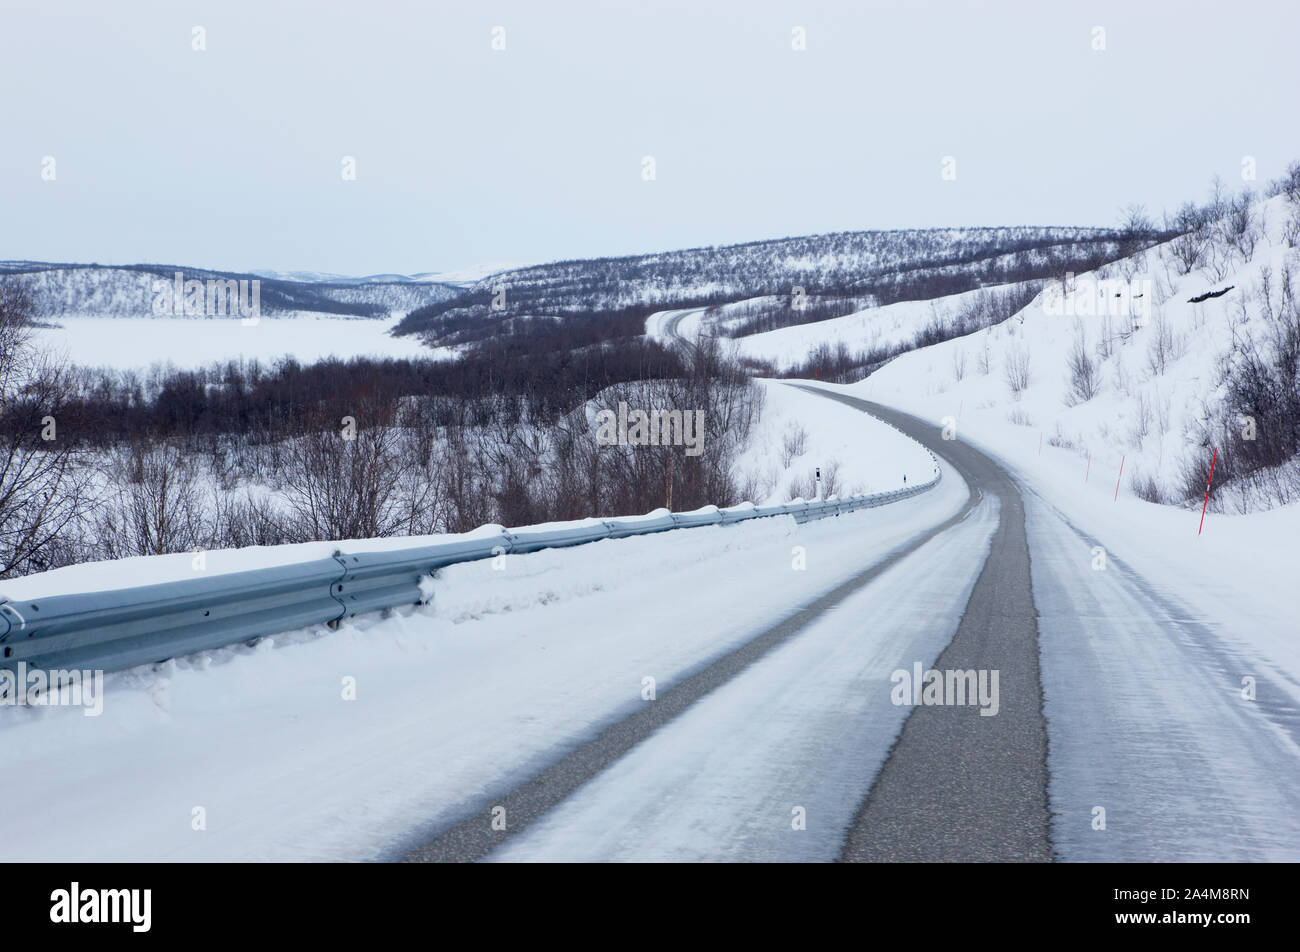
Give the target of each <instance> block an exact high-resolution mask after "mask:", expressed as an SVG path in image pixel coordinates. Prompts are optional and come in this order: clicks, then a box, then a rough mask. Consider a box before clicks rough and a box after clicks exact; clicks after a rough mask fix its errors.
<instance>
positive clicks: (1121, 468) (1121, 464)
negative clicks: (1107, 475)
mask: <svg viewBox="0 0 1300 952" xmlns="http://www.w3.org/2000/svg"><path fill="white" fill-rule="evenodd" d="M1126 459H1128V457H1127V456H1121V457H1120V458H1119V475H1118V476H1116V477H1115V498H1114V499H1113V500H1111V501H1112V502H1118V501H1119V481H1120V480H1121V479H1123V478H1124V460H1126Z"/></svg>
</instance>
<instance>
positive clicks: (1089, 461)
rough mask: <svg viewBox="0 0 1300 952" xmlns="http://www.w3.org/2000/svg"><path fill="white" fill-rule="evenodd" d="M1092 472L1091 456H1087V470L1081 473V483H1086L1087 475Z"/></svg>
mask: <svg viewBox="0 0 1300 952" xmlns="http://www.w3.org/2000/svg"><path fill="white" fill-rule="evenodd" d="M1091 472H1092V454H1091V453H1089V454H1088V468H1087V469H1085V470H1084V471H1083V481H1084V482H1085V483H1086V482H1087V481H1088V475H1089V474H1090V473H1091Z"/></svg>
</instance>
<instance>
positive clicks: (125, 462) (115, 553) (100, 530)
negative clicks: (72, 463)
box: [95, 440, 215, 559]
mask: <svg viewBox="0 0 1300 952" xmlns="http://www.w3.org/2000/svg"><path fill="white" fill-rule="evenodd" d="M105 474H106V476H107V477H108V479H109V480H110V481H111V482H113V483H115V484H116V485H115V487H114V491H113V492H112V494H111V495H110V497H109V498H108V499H106V500H105V501H104V505H103V506H102V507H101V508H100V509H99V510H98V512H97V515H96V519H95V527H96V530H97V531H96V539H97V545H98V547H99V549H100V554H101V555H102V556H103V557H104V558H110V559H121V558H126V557H127V556H133V555H166V554H169V553H174V552H193V551H195V550H197V549H203V548H208V547H210V546H211V545H213V543H214V541H215V527H214V522H213V520H212V519H211V516H210V513H209V511H208V507H207V506H206V505H205V499H204V487H203V482H202V475H203V474H202V473H200V471H199V468H198V463H197V461H196V460H195V459H194V457H192V456H189V455H187V454H186V453H185V452H184V451H183V450H182V449H181V447H179V446H177V445H175V444H171V443H155V444H149V443H146V442H145V441H143V440H141V441H136V442H135V443H133V444H131V445H129V446H126V447H121V448H119V449H117V450H116V451H114V452H112V453H110V454H109V457H108V462H107V466H106V467H105Z"/></svg>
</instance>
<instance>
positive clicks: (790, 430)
mask: <svg viewBox="0 0 1300 952" xmlns="http://www.w3.org/2000/svg"><path fill="white" fill-rule="evenodd" d="M807 445H808V431H807V430H805V429H804V428H803V427H802V426H801V425H800V424H798V423H793V422H792V423H791V424H790V425H789V426H787V427H786V428H785V435H784V436H782V437H781V468H782V469H789V468H790V464H791V463H792V462H793V461H794V459H795V457H798V456H803V454H804V451H805V450H806V449H807Z"/></svg>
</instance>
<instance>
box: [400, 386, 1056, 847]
mask: <svg viewBox="0 0 1300 952" xmlns="http://www.w3.org/2000/svg"><path fill="white" fill-rule="evenodd" d="M806 389H808V390H810V391H811V392H816V393H819V394H820V395H822V396H824V397H826V398H827V399H834V400H839V401H840V402H843V403H847V404H848V405H850V406H854V407H856V408H858V409H862V410H864V411H870V412H871V413H872V414H873V415H876V416H878V417H880V418H881V419H884V420H886V421H888V422H890V423H892V424H894V425H895V426H897V427H898V428H899V429H901V430H903V431H904V432H905V433H907V434H908V435H910V436H912V437H913V438H915V439H917V440H918V441H919V442H921V443H923V444H924V445H926V446H928V447H930V448H931V449H932V450H933V451H934V452H936V453H937V454H939V455H941V456H942V457H943V458H944V459H946V460H947V461H948V462H949V463H950V464H951V465H952V466H953V467H954V468H956V469H957V471H958V472H959V473H960V474H961V475H962V477H963V478H964V479H965V480H966V482H967V484H968V486H969V487H970V496H969V499H968V500H967V501H966V503H965V505H964V506H963V507H962V509H961V510H960V511H959V512H958V513H957V514H956V515H954V516H952V517H951V518H949V519H947V520H944V521H943V522H942V523H940V524H939V525H936V526H934V527H933V528H932V529H930V530H929V531H927V532H924V533H922V534H921V535H919V536H917V537H916V538H914V539H912V540H910V541H909V542H908V543H907V544H906V545H904V546H902V547H900V548H899V549H898V550H895V551H894V552H892V553H891V554H890V555H889V556H888V557H886V558H885V559H883V560H882V561H880V562H878V563H876V564H875V565H872V566H871V567H870V568H868V569H866V570H865V571H863V572H861V573H859V574H858V575H856V576H854V577H853V578H851V579H849V580H848V581H846V582H845V583H843V584H842V585H840V586H839V587H838V588H837V589H835V590H834V591H832V592H830V593H828V594H827V595H825V596H823V597H821V598H819V599H817V600H816V601H813V602H811V603H810V604H808V605H805V606H802V607H801V608H799V609H798V610H797V611H796V612H795V613H794V614H792V615H791V616H789V617H788V618H786V619H784V620H782V621H781V622H780V623H779V624H777V625H775V626H774V627H772V628H771V629H769V630H767V631H765V632H762V633H761V634H759V635H758V636H756V637H755V638H754V639H752V640H751V641H749V642H747V643H746V644H744V645H743V646H741V647H740V648H738V649H736V650H735V651H733V652H731V653H730V654H727V655H725V656H724V657H722V658H719V659H718V660H716V661H714V662H713V663H712V664H710V665H708V666H707V667H705V668H704V669H703V670H701V671H698V672H696V673H695V674H694V675H693V676H691V677H689V678H687V679H686V680H685V681H683V682H681V683H679V684H677V685H675V686H673V687H672V688H671V689H669V690H667V691H664V692H662V693H661V695H660V696H659V697H658V699H657V700H656V701H655V703H653V704H649V705H646V706H645V707H643V708H641V709H640V710H638V711H637V712H636V713H634V714H633V715H631V716H629V717H626V718H624V719H623V720H620V721H618V722H617V723H614V724H612V725H610V726H608V727H606V728H605V729H604V730H602V731H601V732H600V733H599V734H598V735H597V736H595V737H594V738H593V739H591V740H589V741H588V742H586V743H584V744H582V745H581V746H580V747H578V748H577V749H575V750H573V751H571V752H570V753H568V754H567V755H564V756H563V757H561V758H560V759H559V760H558V761H556V762H555V763H552V764H550V765H549V766H546V767H545V768H544V769H541V770H540V771H539V772H537V773H536V774H535V775H533V776H532V777H531V778H529V779H528V780H526V781H525V782H523V783H522V784H520V785H519V786H518V787H516V788H515V789H514V790H513V791H512V792H510V793H509V794H507V795H506V796H504V797H500V796H498V797H495V798H493V803H492V804H491V806H490V807H489V806H488V805H484V809H483V811H481V812H478V813H476V814H475V815H472V816H470V817H468V818H466V819H465V820H464V821H462V822H461V823H459V824H457V825H455V826H453V827H451V828H450V829H446V830H444V831H442V832H441V833H439V834H438V835H437V836H436V837H434V838H433V839H432V840H431V841H430V842H428V843H426V844H425V845H423V846H421V847H419V848H418V849H416V850H414V851H412V852H411V853H410V854H409V855H408V856H407V857H406V859H407V860H410V861H417V862H418V861H470V860H477V859H482V858H484V857H487V856H489V854H491V853H492V852H493V851H495V850H500V849H502V848H503V847H505V846H507V845H508V844H509V843H510V842H511V841H512V840H514V839H515V838H518V837H520V836H527V834H528V832H529V830H530V828H533V827H534V826H535V825H536V824H538V822H539V821H542V820H544V819H545V818H547V817H548V815H549V814H550V813H551V812H552V811H555V810H556V809H557V808H558V807H560V806H561V805H562V804H565V803H566V801H567V800H569V799H570V798H575V796H574V795H575V792H577V791H580V790H585V789H586V788H587V785H589V784H590V783H591V782H592V781H593V780H594V779H595V778H597V777H598V776H600V775H601V774H602V772H603V771H607V770H609V768H610V767H611V766H612V765H614V764H616V763H617V762H619V761H620V759H621V758H624V757H625V756H627V755H628V754H629V752H631V751H633V750H634V749H635V748H637V746H638V745H640V744H643V743H644V742H645V741H647V739H649V738H652V737H654V736H655V735H656V734H657V733H658V732H661V731H663V730H664V728H665V726H666V725H670V724H673V723H674V722H675V721H678V720H679V719H681V720H683V721H684V720H685V718H684V717H683V715H685V714H686V713H687V712H688V711H690V710H691V709H692V707H693V706H694V705H697V704H698V702H700V701H701V699H704V698H706V697H708V696H709V695H711V694H712V693H713V692H716V691H718V689H719V688H720V687H722V686H724V685H728V684H732V683H733V682H736V680H737V679H738V678H740V677H741V676H742V675H743V674H744V672H746V671H747V670H748V669H750V668H751V667H752V666H754V665H755V664H756V663H757V662H759V661H760V660H761V659H763V658H765V657H767V656H769V655H771V654H772V653H773V652H774V651H775V650H776V649H778V648H779V647H780V646H782V645H783V644H785V643H787V642H788V641H790V640H791V639H792V638H794V637H795V636H797V635H799V634H800V633H801V632H803V631H805V630H806V629H807V628H808V627H809V626H810V625H811V624H812V623H814V622H815V621H817V620H818V619H820V618H822V617H823V616H825V615H826V614H827V613H831V612H833V611H834V610H835V609H836V608H837V606H839V605H841V604H842V603H844V602H845V601H846V599H848V598H850V597H851V596H853V595H854V593H857V592H861V591H862V590H863V589H865V588H866V587H868V586H870V585H871V583H872V582H873V581H875V580H877V579H878V578H879V577H880V576H881V575H882V574H884V573H885V572H887V571H889V570H890V569H891V568H893V567H894V566H896V565H897V564H898V563H900V562H902V561H903V560H905V559H906V558H907V557H908V556H909V555H913V554H914V553H916V552H917V551H918V550H920V549H922V547H924V546H926V545H927V543H931V542H932V540H935V539H936V538H937V537H941V536H943V534H944V533H947V532H949V531H950V530H953V529H954V528H955V527H957V526H959V525H960V524H961V523H963V521H965V520H967V519H968V517H969V516H970V514H971V512H972V510H973V509H975V507H976V506H977V504H979V503H980V502H981V500H983V499H985V497H993V498H996V500H997V501H998V503H999V505H998V507H997V512H998V515H997V523H996V528H995V529H994V530H993V532H992V542H991V547H990V549H989V555H988V557H987V558H985V559H984V561H983V568H982V570H978V571H977V577H976V578H975V581H974V587H973V588H972V589H971V590H970V591H971V594H970V597H969V601H968V603H967V604H966V606H965V610H964V612H963V613H962V614H961V621H960V624H959V625H958V627H957V630H956V634H955V636H954V637H952V639H951V643H949V644H948V646H947V648H946V649H944V650H943V651H942V653H941V655H940V657H939V660H938V662H937V663H936V665H935V667H937V668H938V669H940V670H944V669H949V668H952V669H962V670H966V669H976V670H980V669H984V670H989V671H997V672H998V675H999V711H998V713H997V715H996V716H982V715H981V714H980V713H979V707H978V706H975V705H972V704H968V705H964V706H950V705H935V706H924V705H922V706H916V707H913V708H911V712H910V714H909V715H908V716H907V718H906V721H905V722H904V726H903V729H902V732H901V734H900V735H899V736H898V738H897V740H896V742H895V743H894V746H893V748H892V750H890V751H889V753H888V756H887V758H886V759H885V761H884V764H883V766H882V767H881V769H880V770H879V772H878V774H877V776H876V779H875V782H874V783H873V784H870V786H869V788H864V789H860V790H858V791H856V795H855V797H854V799H855V801H856V802H857V806H856V815H855V816H854V818H853V822H852V824H851V826H850V827H849V829H848V831H847V836H846V838H845V840H844V843H843V846H842V850H841V853H840V858H841V859H843V860H847V861H855V860H1046V859H1049V858H1050V857H1051V850H1050V847H1049V842H1048V826H1049V824H1048V808H1047V792H1046V790H1047V766H1046V750H1047V740H1046V730H1045V727H1044V722H1043V714H1042V696H1041V689H1040V686H1039V672H1038V646H1037V628H1036V615H1035V611H1034V604H1033V598H1032V594H1031V590H1030V572H1029V554H1028V547H1027V544H1026V536H1025V522H1024V507H1023V505H1022V503H1021V500H1020V496H1019V493H1018V491H1017V488H1016V486H1015V484H1014V483H1013V482H1012V480H1011V479H1010V477H1009V476H1007V474H1006V473H1005V472H1004V471H1003V470H1002V469H1000V468H999V467H998V466H997V465H996V464H994V463H993V462H992V461H991V460H989V459H988V458H987V457H986V456H984V455H983V454H981V453H979V452H978V451H976V450H974V449H972V448H970V447H969V446H966V445H964V444H961V443H956V442H950V441H945V440H942V439H941V438H940V435H939V431H938V430H937V428H935V427H933V426H929V425H928V424H925V423H923V422H921V421H918V420H916V419H914V418H912V417H909V416H907V415H905V414H901V413H897V412H894V411H891V410H889V409H888V408H885V407H880V406H877V405H874V404H869V403H867V402H865V401H861V400H858V399H856V398H852V397H847V396H843V395H839V394H829V393H826V392H824V391H819V390H814V388H806ZM990 508H991V507H989V506H987V504H986V505H985V509H990ZM972 567H975V566H972ZM922 570H924V571H926V572H927V573H928V575H929V576H932V578H931V580H930V582H931V584H935V585H938V586H940V587H944V588H948V589H954V588H955V589H957V590H961V589H962V587H963V586H969V585H970V581H969V579H963V578H952V579H944V578H943V577H942V572H943V571H944V568H943V567H942V566H930V567H928V568H923V569H922ZM914 571H915V570H914ZM575 799H576V798H575ZM501 807H503V808H504V814H503V815H504V816H507V817H508V818H509V823H508V824H507V825H506V828H505V829H499V828H497V827H498V826H499V824H493V823H492V822H490V817H491V811H492V809H495V808H501Z"/></svg>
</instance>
